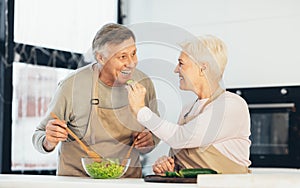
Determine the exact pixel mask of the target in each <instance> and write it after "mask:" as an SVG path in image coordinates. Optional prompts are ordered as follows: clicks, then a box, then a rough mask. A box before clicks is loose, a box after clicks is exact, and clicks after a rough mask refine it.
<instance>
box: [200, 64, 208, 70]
mask: <svg viewBox="0 0 300 188" xmlns="http://www.w3.org/2000/svg"><path fill="white" fill-rule="evenodd" d="M200 67H201V72H202V71H204V70H206V69H207V68H208V63H206V62H205V63H201V65H200Z"/></svg>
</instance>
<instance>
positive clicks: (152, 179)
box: [144, 175, 197, 183]
mask: <svg viewBox="0 0 300 188" xmlns="http://www.w3.org/2000/svg"><path fill="white" fill-rule="evenodd" d="M144 181H145V182H156V183H197V178H179V177H166V176H159V175H147V176H145V177H144Z"/></svg>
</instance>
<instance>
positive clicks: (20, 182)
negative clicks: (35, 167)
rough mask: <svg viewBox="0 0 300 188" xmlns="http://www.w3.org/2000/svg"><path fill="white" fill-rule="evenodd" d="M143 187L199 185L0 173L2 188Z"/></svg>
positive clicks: (193, 185)
mask: <svg viewBox="0 0 300 188" xmlns="http://www.w3.org/2000/svg"><path fill="white" fill-rule="evenodd" d="M22 187H26V188H28V187H30V188H69V187H71V188H105V187H109V188H120V187H121V188H127V187H129V188H143V187H149V188H154V187H164V188H168V187H173V188H177V187H194V188H195V187H198V186H197V184H182V183H180V184H174V183H148V182H144V180H143V179H137V178H123V179H91V178H82V177H66V176H50V175H12V174H7V175H6V174H0V188H22Z"/></svg>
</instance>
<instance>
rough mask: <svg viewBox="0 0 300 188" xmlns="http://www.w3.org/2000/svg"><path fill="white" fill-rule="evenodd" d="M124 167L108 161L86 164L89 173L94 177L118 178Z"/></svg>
mask: <svg viewBox="0 0 300 188" xmlns="http://www.w3.org/2000/svg"><path fill="white" fill-rule="evenodd" d="M124 168H125V167H124V166H121V165H120V164H119V163H114V162H110V161H102V162H93V163H91V164H88V165H86V169H87V171H88V173H89V175H90V176H91V177H92V178H96V179H100V178H101V179H107V178H119V177H120V176H121V175H122V173H123V170H124Z"/></svg>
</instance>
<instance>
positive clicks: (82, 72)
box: [60, 64, 93, 85]
mask: <svg viewBox="0 0 300 188" xmlns="http://www.w3.org/2000/svg"><path fill="white" fill-rule="evenodd" d="M92 72H93V69H92V64H88V65H86V66H84V67H80V68H78V69H76V70H74V71H73V72H71V73H70V74H69V75H67V76H66V77H65V78H64V79H63V80H62V81H61V82H60V85H69V84H74V82H75V81H76V82H78V81H80V82H85V81H89V80H90V79H91V78H92Z"/></svg>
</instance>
